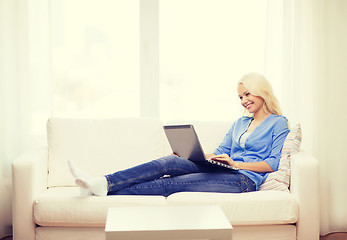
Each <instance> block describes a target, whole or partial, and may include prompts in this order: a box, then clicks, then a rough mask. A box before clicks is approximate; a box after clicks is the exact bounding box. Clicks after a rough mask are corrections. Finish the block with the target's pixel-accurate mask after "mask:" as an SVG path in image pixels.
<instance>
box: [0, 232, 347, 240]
mask: <svg viewBox="0 0 347 240" xmlns="http://www.w3.org/2000/svg"><path fill="white" fill-rule="evenodd" d="M1 240H12V237H4V238H1ZM320 240H347V233H332V234H329V235H327V236H324V237H320Z"/></svg>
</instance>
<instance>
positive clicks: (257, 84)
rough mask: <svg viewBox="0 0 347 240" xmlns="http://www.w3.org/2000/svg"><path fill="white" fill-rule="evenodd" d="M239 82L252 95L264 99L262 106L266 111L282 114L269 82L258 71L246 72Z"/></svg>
mask: <svg viewBox="0 0 347 240" xmlns="http://www.w3.org/2000/svg"><path fill="white" fill-rule="evenodd" d="M239 84H243V85H244V86H245V88H246V89H247V90H248V91H249V92H250V93H251V94H252V95H254V96H257V97H261V98H262V99H264V105H263V108H264V111H265V112H266V113H269V114H271V113H272V114H275V115H282V110H281V108H280V106H279V103H278V100H277V98H276V96H275V95H274V93H273V90H272V87H271V84H270V83H269V82H268V80H267V79H266V78H265V77H264V76H263V75H261V74H259V73H249V74H246V75H245V76H243V77H242V78H241V80H240V81H239V82H238V85H239Z"/></svg>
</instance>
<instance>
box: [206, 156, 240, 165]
mask: <svg viewBox="0 0 347 240" xmlns="http://www.w3.org/2000/svg"><path fill="white" fill-rule="evenodd" d="M211 160H215V161H218V162H221V163H224V164H228V165H230V166H232V167H236V168H239V167H238V164H237V162H235V161H234V160H232V159H231V158H230V157H229V156H228V154H225V153H224V154H220V155H216V156H213V157H211Z"/></svg>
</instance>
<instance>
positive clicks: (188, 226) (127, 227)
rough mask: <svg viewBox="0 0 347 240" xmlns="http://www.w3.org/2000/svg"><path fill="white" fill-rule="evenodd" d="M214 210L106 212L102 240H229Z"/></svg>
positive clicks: (217, 210)
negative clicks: (104, 237) (104, 239)
mask: <svg viewBox="0 0 347 240" xmlns="http://www.w3.org/2000/svg"><path fill="white" fill-rule="evenodd" d="M231 231H232V226H231V225H230V223H229V221H228V219H227V218H226V216H225V215H224V213H223V212H222V210H221V209H220V207H218V206H158V207H117V208H110V209H109V210H108V215H107V221H106V227H105V233H106V240H128V239H132V240H169V239H213V240H231Z"/></svg>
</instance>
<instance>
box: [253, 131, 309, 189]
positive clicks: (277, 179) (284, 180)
mask: <svg viewBox="0 0 347 240" xmlns="http://www.w3.org/2000/svg"><path fill="white" fill-rule="evenodd" d="M301 139H302V134H301V126H300V124H297V125H296V126H295V127H294V128H293V129H292V130H291V131H290V132H289V133H288V135H287V137H286V140H285V141H284V144H283V148H282V155H281V160H280V163H279V166H278V171H276V172H273V173H270V174H269V175H268V177H267V178H266V180H265V181H264V182H263V183H262V184H261V185H260V188H259V190H279V191H287V192H288V191H289V185H290V174H291V166H290V156H291V155H292V154H294V153H297V152H298V151H299V150H300V144H301Z"/></svg>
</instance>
